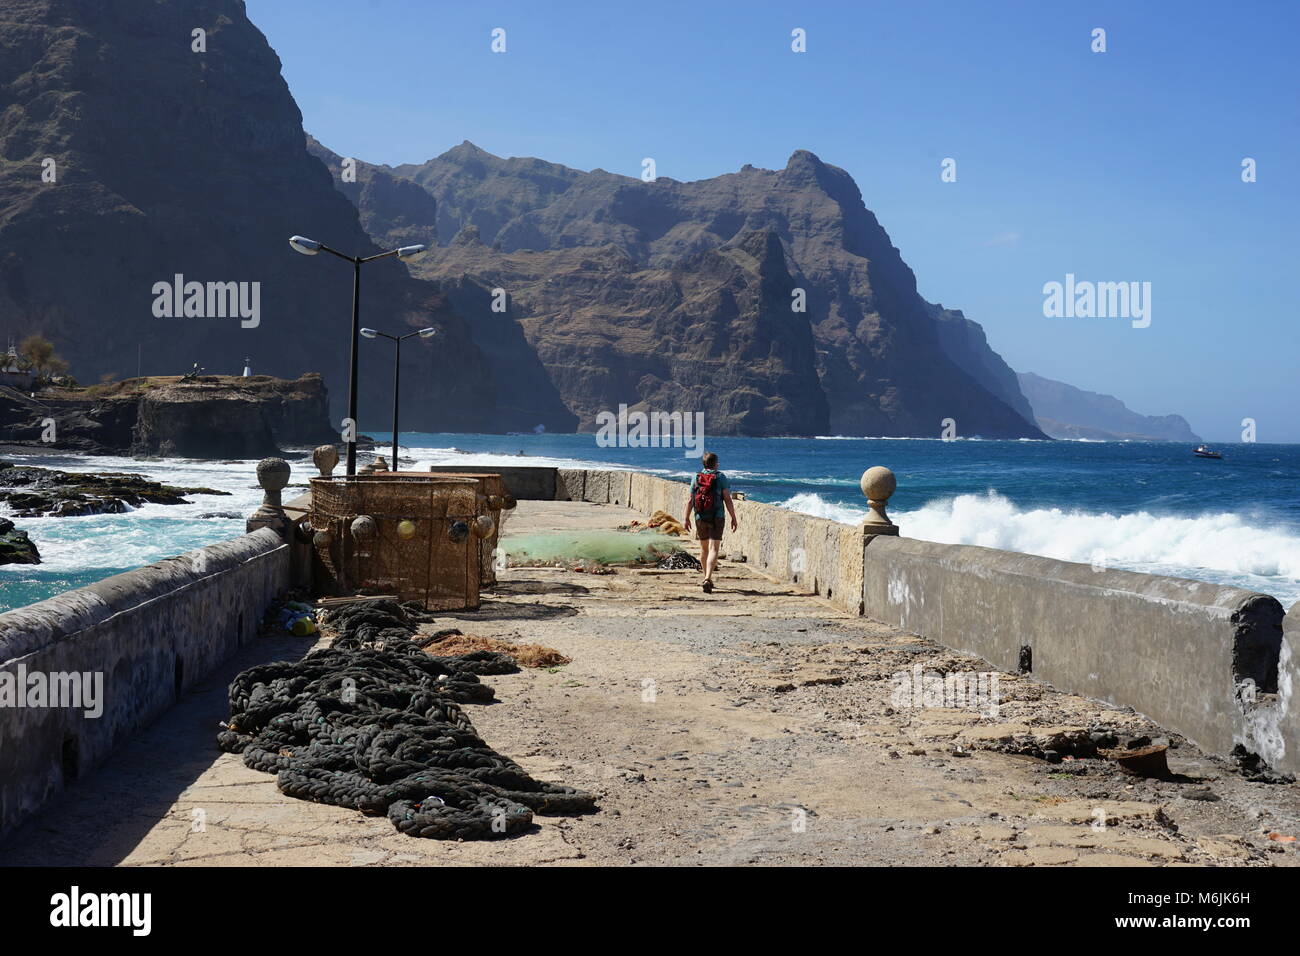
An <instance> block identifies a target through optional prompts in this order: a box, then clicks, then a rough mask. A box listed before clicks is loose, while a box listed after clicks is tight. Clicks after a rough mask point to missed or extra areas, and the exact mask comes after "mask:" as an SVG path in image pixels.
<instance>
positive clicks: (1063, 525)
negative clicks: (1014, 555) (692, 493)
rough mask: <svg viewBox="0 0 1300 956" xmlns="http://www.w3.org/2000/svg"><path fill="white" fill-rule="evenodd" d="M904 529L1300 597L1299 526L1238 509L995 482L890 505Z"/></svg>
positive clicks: (844, 509) (842, 515)
mask: <svg viewBox="0 0 1300 956" xmlns="http://www.w3.org/2000/svg"><path fill="white" fill-rule="evenodd" d="M781 505H782V507H785V508H789V509H791V510H792V511H800V512H803V513H804V514H810V515H816V516H817V517H820V518H829V519H831V520H832V521H839V522H843V523H848V524H856V523H857V522H859V521H861V520H862V518H863V516H864V515H865V514H866V509H865V508H858V507H851V506H847V505H840V504H836V503H835V502H831V501H827V500H826V499H824V498H822V497H821V496H820V495H817V494H813V493H805V494H797V495H794V496H793V497H791V498H789V499H787V500H786V501H783V502H782V503H781ZM890 517H891V518H893V519H894V520H895V521H896V522H898V524H899V526H900V527H902V529H903V532H904V533H905V534H906V535H907V536H908V537H913V538H922V539H924V540H927V541H938V542H940V543H943V544H975V545H981V546H983V547H986V548H1000V549H1002V550H1005V551H1020V552H1023V553H1026V554H1037V555H1042V556H1043V557H1048V558H1056V559H1058V560H1061V561H1078V562H1081V563H1084V564H1090V563H1093V562H1095V561H1098V560H1100V561H1101V562H1103V563H1105V564H1106V565H1108V566H1110V567H1117V568H1127V569H1130V570H1135V571H1146V572H1150V573H1152V574H1169V575H1176V576H1181V577H1191V578H1200V579H1203V580H1209V581H1214V582H1216V583H1221V584H1234V585H1237V586H1238V587H1249V588H1253V589H1256V590H1260V591H1264V592H1266V593H1269V594H1272V595H1274V596H1275V597H1277V598H1278V599H1279V600H1281V601H1282V602H1283V603H1284V604H1288V603H1289V602H1291V601H1294V600H1297V599H1300V535H1296V534H1295V533H1294V532H1291V531H1288V530H1286V529H1284V528H1272V527H1268V526H1266V525H1265V524H1264V523H1263V522H1262V521H1259V520H1258V519H1251V518H1247V517H1243V516H1241V515H1237V514H1231V513H1225V514H1206V515H1200V516H1196V517H1190V516H1188V517H1179V516H1172V515H1156V514H1151V513H1149V512H1146V511H1138V512H1135V513H1133V514H1111V513H1107V512H1089V511H1082V510H1074V509H1071V510H1066V509H1062V508H1027V509H1025V508H1019V507H1017V506H1016V505H1015V504H1013V503H1012V502H1011V501H1010V500H1008V499H1007V498H1005V497H1003V496H1002V495H999V494H997V493H996V492H993V491H990V492H987V493H986V494H982V495H975V494H965V495H956V496H954V497H950V498H941V499H938V500H935V501H931V502H929V503H928V504H925V505H923V506H922V507H920V508H918V509H916V510H915V511H900V510H897V509H893V508H891V509H890Z"/></svg>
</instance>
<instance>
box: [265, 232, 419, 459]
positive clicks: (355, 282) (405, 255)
mask: <svg viewBox="0 0 1300 956" xmlns="http://www.w3.org/2000/svg"><path fill="white" fill-rule="evenodd" d="M289 245H291V246H292V247H293V248H294V250H295V251H297V252H301V253H302V254H303V255H304V256H314V255H316V253H318V252H328V253H329V254H330V255H332V256H338V257H339V258H340V259H343V260H345V261H347V262H350V263H352V351H351V357H350V365H349V371H348V422H349V424H350V427H349V429H348V430H347V433H346V436H347V437H345V439H344V443H345V444H346V445H347V476H348V477H349V478H352V477H354V476H355V475H356V473H357V345H358V342H359V338H358V337H359V336H362V335H364V336H365V337H366V338H368V339H373V338H375V337H377V336H383V337H384V338H386V339H392V340H393V341H394V342H396V343H397V350H396V351H397V360H398V362H400V360H401V356H402V339H408V338H410V337H411V336H412V335H418V336H420V338H423V339H427V338H430V337H431V336H433V335H436V334H437V331H438V330H437V329H433V328H428V329H420V330H419V331H418V332H410V333H408V334H406V335H401V336H395V335H389V334H387V333H386V332H376V331H375V330H374V329H363V328H361V266H362V265H363V264H365V263H367V262H374V261H375V260H376V259H387V258H388V257H389V256H397V258H399V259H401V260H402V261H403V262H410V261H411V260H412V259H415V258H418V257H419V256H421V255H423V254H424V252H425V247H424V246H402V248H400V249H393V250H392V251H391V252H381V253H380V254H379V255H377V256H365V257H357V256H349V255H344V254H343V253H342V252H339V251H338V250H337V249H331V248H330V247H329V246H327V245H325V243H323V242H317V241H316V240H315V239H308V238H306V237H305V236H293V237H292V238H290V239H289ZM399 374H400V368H399V367H394V369H393V462H392V466H391V467H392V470H393V471H397V401H398V398H397V384H398V376H399Z"/></svg>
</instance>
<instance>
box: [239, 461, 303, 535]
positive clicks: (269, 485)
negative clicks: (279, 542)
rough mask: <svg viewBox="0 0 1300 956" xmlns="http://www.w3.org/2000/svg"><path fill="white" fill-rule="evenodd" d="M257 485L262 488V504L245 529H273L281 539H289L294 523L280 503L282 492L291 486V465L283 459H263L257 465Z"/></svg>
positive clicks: (249, 519)
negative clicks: (287, 486) (288, 485)
mask: <svg viewBox="0 0 1300 956" xmlns="http://www.w3.org/2000/svg"><path fill="white" fill-rule="evenodd" d="M257 483H258V484H259V485H261V486H262V504H261V506H260V507H259V508H258V509H257V510H256V511H254V512H253V513H252V515H250V516H249V518H248V521H247V522H246V523H245V525H244V528H245V530H246V531H256V530H257V529H258V528H273V529H275V532H276V534H278V535H280V537H282V538H284V537H287V535H288V532H289V529H290V527H291V526H292V522H290V521H289V516H288V515H287V514H285V512H284V507H283V505H282V504H281V503H280V492H282V491H284V488H285V486H286V485H287V484H289V463H288V462H287V461H285V460H284V459H283V458H263V459H262V460H261V461H259V462H258V463H257Z"/></svg>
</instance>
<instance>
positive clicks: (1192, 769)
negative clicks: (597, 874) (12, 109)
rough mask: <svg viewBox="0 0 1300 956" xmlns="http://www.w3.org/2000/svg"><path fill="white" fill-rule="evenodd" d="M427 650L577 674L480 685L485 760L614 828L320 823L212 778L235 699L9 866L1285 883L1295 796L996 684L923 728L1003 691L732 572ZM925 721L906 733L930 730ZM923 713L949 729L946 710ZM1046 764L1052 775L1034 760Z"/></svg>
mask: <svg viewBox="0 0 1300 956" xmlns="http://www.w3.org/2000/svg"><path fill="white" fill-rule="evenodd" d="M628 515H629V512H628V511H626V510H625V509H622V508H619V507H616V506H599V505H589V504H583V503H570V502H545V503H542V502H524V503H522V504H521V506H520V509H519V512H518V513H517V514H516V515H515V516H513V517H512V521H511V525H510V530H511V531H515V532H518V531H536V530H545V529H547V528H555V529H570V528H574V527H590V528H613V527H616V526H617V525H619V524H626V523H627V518H628ZM501 575H502V581H501V583H500V585H499V586H498V587H497V588H496V589H495V591H493V592H492V593H491V594H489V595H486V596H485V600H484V603H483V606H482V608H481V609H479V610H478V611H475V612H465V613H461V614H447V615H443V616H440V618H439V620H438V621H437V622H436V623H434V624H429V625H425V627H426V628H427V629H429V630H435V629H440V628H446V627H458V628H461V629H462V630H464V631H465V632H466V633H470V634H474V635H478V636H483V637H491V638H496V639H499V640H505V641H514V642H519V643H536V644H543V645H546V646H548V647H553V648H555V649H557V650H559V651H560V652H561V653H563V654H565V655H566V656H568V657H570V658H572V663H570V664H568V665H566V666H563V667H555V668H549V669H525V670H524V671H523V672H521V673H519V674H511V675H501V676H494V677H490V678H487V680H488V682H489V683H491V684H492V685H493V686H494V687H495V688H496V694H497V698H498V702H497V703H495V704H491V705H486V706H476V705H467V707H466V710H467V712H468V713H469V715H470V718H471V720H472V721H473V722H474V725H475V727H476V728H477V729H478V731H479V733H480V735H481V736H482V737H483V738H484V739H485V740H486V741H487V742H488V744H489V745H490V746H492V747H494V748H495V749H497V750H498V751H500V752H501V753H503V754H507V755H509V756H511V757H513V758H514V759H516V760H518V761H519V763H520V764H522V765H523V766H524V768H525V769H526V770H528V772H529V773H531V774H533V775H534V776H536V777H539V778H542V779H547V780H553V781H556V782H559V783H564V784H568V785H571V786H577V787H581V788H583V789H586V790H590V791H592V792H595V793H597V794H598V795H599V797H600V806H601V809H600V811H599V812H597V813H594V814H589V815H586V816H581V817H537V818H536V826H535V827H534V828H533V829H532V831H530V832H528V833H524V834H521V835H519V836H516V837H513V838H510V839H507V840H501V841H493V842H472V843H443V842H438V841H432V840H420V839H412V838H409V837H405V836H403V835H402V834H400V833H398V832H396V831H395V830H394V829H393V827H392V825H391V824H390V823H389V822H388V821H387V820H386V819H384V818H375V817H366V816H363V815H361V814H359V813H355V812H352V811H348V810H343V809H340V808H337V807H328V806H323V805H318V804H311V803H306V802H303V801H299V800H294V799H291V798H289V797H286V796H284V795H283V794H281V793H279V791H277V790H276V787H275V782H274V777H273V776H271V775H269V774H263V773H258V772H256V771H253V770H249V769H248V768H246V767H245V766H244V765H243V763H242V762H241V761H240V759H239V758H238V757H236V756H232V755H228V754H220V753H218V752H217V750H216V747H215V743H214V740H213V738H214V735H215V732H216V726H217V721H218V720H220V719H221V718H223V717H224V716H225V696H224V685H225V682H227V681H228V680H229V679H230V677H231V676H233V674H234V673H236V672H237V671H238V670H239V669H241V668H243V667H247V666H250V664H252V663H255V662H257V661H259V660H265V659H270V658H272V657H276V656H281V657H292V656H297V655H299V654H301V653H303V652H304V651H305V650H306V649H307V648H308V647H309V646H310V641H306V642H304V641H293V640H288V639H275V640H273V641H268V642H267V643H266V644H264V645H259V646H258V647H256V648H251V649H250V650H249V651H248V652H247V653H246V654H245V655H244V656H243V657H242V658H241V659H240V660H239V661H236V662H232V664H231V665H230V667H229V668H227V672H223V674H222V675H220V676H219V677H216V678H214V679H213V680H212V681H210V682H208V684H206V685H204V686H203V687H201V688H199V689H197V691H196V692H195V693H193V694H190V695H188V696H187V697H186V698H185V699H184V700H182V701H181V703H180V704H178V705H177V707H176V708H175V709H174V710H173V711H172V712H171V713H169V714H168V715H166V716H165V717H164V718H163V719H162V720H160V721H159V722H158V723H157V724H155V725H154V726H153V727H151V728H150V729H149V730H148V731H146V732H145V733H143V734H142V735H140V737H139V738H138V739H137V740H135V741H133V742H132V743H131V744H130V745H128V746H127V747H125V748H123V749H122V751H120V752H119V754H117V755H116V756H115V758H114V759H113V761H112V762H110V764H108V765H107V766H105V767H104V768H102V769H101V770H100V771H98V772H97V773H95V774H93V775H91V776H90V777H88V778H87V779H85V780H83V781H82V782H81V783H79V784H78V785H77V786H76V787H75V788H73V789H72V790H71V791H70V792H68V793H66V794H65V795H63V796H62V797H60V798H59V799H58V800H56V801H54V802H53V803H52V804H51V806H49V807H48V808H47V809H46V811H45V812H43V813H42V814H41V815H40V816H38V817H37V818H35V819H34V820H32V821H31V822H30V823H29V824H28V825H26V826H25V827H24V828H22V829H21V830H20V831H19V832H18V833H17V834H16V835H15V837H14V838H13V839H11V840H10V841H9V842H8V844H7V845H6V846H5V848H3V849H2V850H0V863H8V864H61V865H69V864H71V865H76V864H101V865H110V864H119V863H125V864H144V865H213V864H216V865H232V864H233V865H262V866H275V865H281V866H282V865H397V866H400V865H408V866H409V865H429V864H468V865H475V864H506V865H536V864H554V865H589V864H614V865H625V864H643V865H672V864H687V865H694V864H704V865H717V864H761V865H780V864H822V863H833V864H874V865H895V866H896V865H909V866H925V865H987V866H1270V865H1272V866H1294V865H1296V864H1297V862H1298V861H1300V855H1298V851H1297V848H1296V847H1297V844H1295V843H1288V842H1281V841H1279V840H1276V839H1270V837H1269V834H1270V833H1272V834H1277V835H1280V836H1292V835H1297V834H1300V788H1298V787H1297V786H1296V785H1294V784H1291V785H1286V784H1283V785H1277V784H1265V783H1254V782H1249V781H1247V780H1245V779H1244V778H1242V777H1241V776H1240V775H1238V774H1236V773H1234V772H1233V771H1232V770H1231V768H1230V767H1229V766H1228V765H1227V764H1226V763H1223V762H1221V761H1218V760H1214V759H1211V758H1208V757H1206V756H1205V755H1203V754H1201V753H1200V752H1199V751H1198V750H1197V749H1196V748H1195V747H1194V746H1193V745H1192V744H1190V743H1188V742H1186V741H1183V740H1181V739H1180V738H1178V737H1177V736H1176V735H1170V734H1169V733H1168V732H1167V731H1164V730H1162V729H1161V728H1159V727H1156V726H1155V725H1153V724H1151V723H1150V722H1149V721H1147V720H1145V719H1144V718H1143V717H1141V716H1140V715H1137V714H1134V713H1132V712H1131V711H1128V710H1121V709H1115V708H1111V707H1108V706H1107V705H1104V704H1100V703H1098V702H1095V701H1091V700H1087V699H1084V698H1080V697H1075V696H1071V695H1065V694H1060V693H1057V692H1055V691H1053V690H1052V689H1050V688H1048V687H1045V686H1043V685H1041V684H1039V683H1037V682H1035V681H1033V680H1032V679H1030V678H1029V677H1021V676H1016V675H1010V674H998V675H997V679H998V684H997V689H998V703H997V707H996V713H993V712H992V708H985V709H986V710H989V711H990V712H989V713H982V712H981V710H980V709H979V708H978V707H963V706H924V703H925V701H924V700H923V699H913V698H912V697H911V696H910V695H909V694H901V696H900V692H899V687H900V681H901V678H900V676H899V675H911V674H915V673H917V671H916V670H915V668H916V667H917V666H918V665H919V666H920V668H921V671H922V672H929V673H934V674H951V675H956V677H955V679H957V680H970V681H973V682H974V683H971V684H970V685H969V686H972V687H975V686H980V685H979V684H978V682H979V681H980V680H984V681H985V684H984V685H983V686H986V687H987V686H988V685H987V681H988V680H989V678H990V676H991V675H989V673H988V665H987V664H986V663H984V662H983V661H981V660H979V659H977V658H971V657H966V656H963V655H960V654H954V653H952V652H951V651H948V650H946V649H944V648H942V647H940V646H938V645H935V644H932V643H930V642H928V641H925V640H922V639H920V638H917V637H915V636H911V635H907V634H904V633H902V632H900V631H898V630H896V629H893V628H890V627H886V626H884V625H881V624H877V623H873V622H871V621H869V620H864V619H862V618H856V617H849V616H847V615H846V614H844V613H843V612H841V611H838V610H837V609H835V608H833V607H832V606H831V605H829V604H827V603H826V602H824V601H822V600H820V599H818V598H817V597H815V596H811V595H809V594H806V593H803V592H802V591H800V590H799V589H798V587H797V586H792V585H786V584H779V583H776V582H774V581H771V580H769V579H767V578H765V577H763V576H761V575H759V574H757V573H755V572H753V571H752V570H751V569H749V568H748V567H747V566H746V565H744V564H736V563H730V562H724V563H723V566H722V568H721V570H720V573H719V574H718V575H716V576H715V580H716V582H717V589H716V590H715V591H714V592H713V594H711V595H705V594H703V593H702V592H701V590H700V588H699V586H698V580H699V575H698V572H687V571H682V572H672V571H656V570H647V569H626V568H620V569H618V570H617V571H616V573H614V574H609V575H591V574H583V573H577V572H570V571H563V570H550V569H512V570H509V571H505V572H501ZM918 703H919V704H922V706H917V704H918ZM931 703H934V702H933V701H932V702H931ZM1108 732H1114V733H1116V734H1117V735H1119V736H1120V737H1121V738H1122V739H1123V738H1126V737H1131V736H1135V735H1147V736H1150V737H1151V738H1153V739H1156V740H1163V739H1168V740H1169V742H1170V744H1171V749H1170V750H1169V765H1170V768H1171V770H1172V772H1173V775H1172V777H1171V779H1169V780H1148V779H1142V778H1133V777H1130V776H1126V775H1124V774H1122V773H1121V772H1120V771H1119V770H1118V769H1117V768H1116V767H1115V765H1114V764H1113V763H1111V762H1110V761H1107V760H1105V759H1098V758H1092V757H1083V756H1076V753H1075V752H1078V753H1083V752H1086V751H1087V750H1088V747H1087V741H1089V740H1092V739H1094V738H1092V737H1091V736H1090V735H1092V734H1099V733H1100V734H1103V735H1104V734H1105V733H1108ZM1048 751H1051V752H1052V754H1051V759H1052V760H1058V761H1059V762H1049V760H1047V759H1042V757H1040V756H1032V755H1031V754H1043V753H1045V752H1048Z"/></svg>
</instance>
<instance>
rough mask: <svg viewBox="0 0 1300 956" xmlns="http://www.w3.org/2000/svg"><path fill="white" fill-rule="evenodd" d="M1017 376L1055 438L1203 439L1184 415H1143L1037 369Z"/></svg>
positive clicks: (1113, 398)
mask: <svg viewBox="0 0 1300 956" xmlns="http://www.w3.org/2000/svg"><path fill="white" fill-rule="evenodd" d="M1017 378H1018V379H1019V380H1020V388H1021V390H1022V391H1023V392H1024V394H1025V396H1026V397H1027V398H1028V400H1029V404H1030V405H1031V406H1032V407H1033V409H1034V413H1035V417H1036V418H1037V420H1038V425H1039V427H1040V428H1042V429H1043V431H1045V432H1047V434H1048V435H1050V436H1051V437H1052V438H1091V439H1093V440H1096V441H1123V440H1125V439H1128V440H1131V441H1184V442H1199V441H1200V440H1201V439H1200V437H1199V436H1198V435H1196V433H1195V432H1193V431H1192V428H1191V426H1190V425H1188V424H1187V419H1185V418H1183V416H1181V415H1140V414H1138V413H1137V412H1135V411H1132V410H1131V409H1130V408H1129V407H1128V406H1127V405H1125V404H1124V403H1123V402H1121V401H1120V400H1119V399H1118V398H1115V397H1114V396H1112V395H1102V394H1100V393H1098V392H1085V391H1084V390H1083V389H1080V388H1075V387H1074V386H1073V385H1066V384H1065V383H1064V382H1056V381H1053V380H1052V379H1050V378H1043V377H1042V376H1040V375H1035V374H1034V373H1033V372H1020V373H1018V374H1017Z"/></svg>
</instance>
